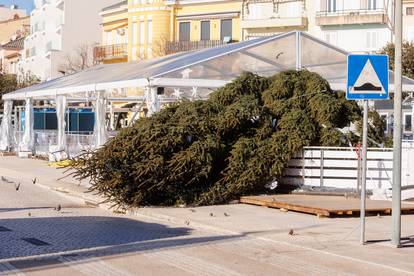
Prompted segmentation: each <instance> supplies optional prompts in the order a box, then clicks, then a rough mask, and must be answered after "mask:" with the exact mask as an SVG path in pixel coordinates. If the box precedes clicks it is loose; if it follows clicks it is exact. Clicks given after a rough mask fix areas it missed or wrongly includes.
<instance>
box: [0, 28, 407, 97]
mask: <svg viewBox="0 0 414 276" xmlns="http://www.w3.org/2000/svg"><path fill="white" fill-rule="evenodd" d="M348 54H349V53H348V52H346V51H344V50H342V49H340V48H338V47H335V46H333V45H330V44H328V43H326V42H324V41H322V40H319V39H317V38H315V37H313V36H311V35H309V34H307V33H304V32H300V31H292V32H288V33H284V34H279V35H275V36H271V37H262V38H257V39H253V40H248V41H243V42H239V43H233V44H227V45H224V46H219V47H215V48H210V49H204V50H200V51H193V52H187V53H179V54H175V55H170V56H166V57H162V58H156V59H151V60H145V61H140V62H130V63H121V64H108V65H97V66H95V67H92V68H89V69H87V70H85V71H82V72H79V73H75V74H72V75H68V76H64V77H61V78H58V79H55V80H51V81H49V82H45V83H41V84H38V85H34V86H31V87H27V88H24V89H21V90H17V91H15V92H12V93H9V94H7V95H5V96H4V97H3V98H4V99H14V100H16V99H25V98H26V97H35V98H47V97H54V95H59V94H68V95H75V94H79V93H86V92H90V91H104V90H105V91H110V90H112V89H120V88H130V87H141V88H145V87H157V86H158V87H172V88H180V87H181V88H184V87H187V88H189V89H191V88H192V87H199V88H209V89H214V88H217V87H221V86H223V85H225V84H226V83H228V82H230V81H231V80H233V79H234V78H236V77H237V76H239V75H240V74H241V73H242V72H244V71H250V72H253V73H257V74H259V75H263V76H270V75H273V74H276V73H278V72H280V71H283V70H295V69H307V70H310V71H313V72H316V73H318V74H320V75H321V76H322V77H324V78H325V79H327V80H328V81H329V83H330V84H331V86H332V88H334V89H341V90H345V88H346V74H347V64H346V63H347V55H348ZM393 79H394V78H393V73H392V72H390V90H391V91H393V88H394V87H393ZM403 89H404V90H405V91H414V80H411V79H408V78H404V80H403Z"/></svg>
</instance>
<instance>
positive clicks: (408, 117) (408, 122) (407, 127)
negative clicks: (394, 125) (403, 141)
mask: <svg viewBox="0 0 414 276" xmlns="http://www.w3.org/2000/svg"><path fill="white" fill-rule="evenodd" d="M412 118H413V117H412V114H411V113H404V131H405V132H411V131H412V122H413V121H412Z"/></svg>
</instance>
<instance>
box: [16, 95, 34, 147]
mask: <svg viewBox="0 0 414 276" xmlns="http://www.w3.org/2000/svg"><path fill="white" fill-rule="evenodd" d="M33 116H34V115H33V99H32V98H27V99H26V106H25V111H24V132H23V138H22V141H21V142H20V145H19V151H21V152H30V151H32V150H33V146H34V131H33V124H34V120H33Z"/></svg>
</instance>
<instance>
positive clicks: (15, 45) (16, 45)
mask: <svg viewBox="0 0 414 276" xmlns="http://www.w3.org/2000/svg"><path fill="white" fill-rule="evenodd" d="M0 48H2V49H5V50H23V49H24V37H21V38H18V39H15V40H12V41H9V42H7V43H6V44H3V45H1V46H0Z"/></svg>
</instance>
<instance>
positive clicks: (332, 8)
mask: <svg viewBox="0 0 414 276" xmlns="http://www.w3.org/2000/svg"><path fill="white" fill-rule="evenodd" d="M326 7H327V8H328V12H336V0H327V4H326Z"/></svg>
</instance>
